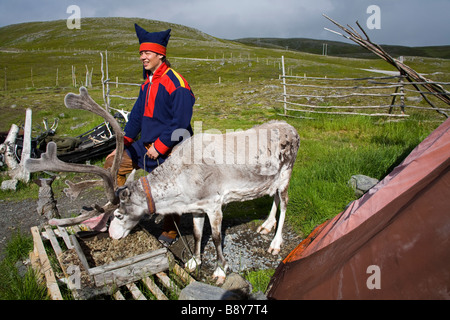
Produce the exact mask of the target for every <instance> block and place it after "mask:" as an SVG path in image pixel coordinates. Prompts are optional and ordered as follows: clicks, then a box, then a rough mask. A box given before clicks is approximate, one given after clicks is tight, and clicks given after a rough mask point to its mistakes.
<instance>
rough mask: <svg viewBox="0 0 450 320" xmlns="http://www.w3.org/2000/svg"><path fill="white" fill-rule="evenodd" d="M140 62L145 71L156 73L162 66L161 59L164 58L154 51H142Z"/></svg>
mask: <svg viewBox="0 0 450 320" xmlns="http://www.w3.org/2000/svg"><path fill="white" fill-rule="evenodd" d="M139 54H140V58H139V59H140V60H141V61H142V64H143V65H144V69H145V70H149V71H151V72H155V71H156V69H158V67H159V66H160V65H161V63H162V61H161V59H162V58H163V57H164V56H163V55H162V54H158V53H155V52H153V51H141V52H140V53H139Z"/></svg>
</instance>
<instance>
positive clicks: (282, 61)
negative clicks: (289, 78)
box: [281, 56, 287, 115]
mask: <svg viewBox="0 0 450 320" xmlns="http://www.w3.org/2000/svg"><path fill="white" fill-rule="evenodd" d="M281 65H282V70H283V101H284V114H285V115H286V114H287V110H286V108H287V104H286V72H285V69H284V56H281Z"/></svg>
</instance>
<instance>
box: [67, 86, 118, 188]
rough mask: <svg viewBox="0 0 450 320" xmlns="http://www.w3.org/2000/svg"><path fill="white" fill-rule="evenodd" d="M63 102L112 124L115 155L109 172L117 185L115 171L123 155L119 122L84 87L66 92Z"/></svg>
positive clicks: (71, 107) (69, 106) (68, 106)
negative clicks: (73, 91) (114, 137)
mask: <svg viewBox="0 0 450 320" xmlns="http://www.w3.org/2000/svg"><path fill="white" fill-rule="evenodd" d="M64 103H65V105H66V107H67V108H69V109H81V110H86V111H89V112H93V113H95V114H96V115H99V116H100V117H102V118H103V119H105V121H106V122H109V124H110V125H111V126H112V128H113V130H114V133H115V135H116V156H115V158H114V162H113V165H112V167H111V174H112V178H113V182H114V186H116V185H117V172H118V170H119V166H120V161H121V160H122V155H123V131H122V128H121V127H120V125H119V123H118V122H117V121H116V119H114V117H113V116H112V115H111V114H110V113H109V112H108V111H106V110H105V109H103V108H102V107H101V106H99V105H98V104H97V102H95V101H94V100H92V98H91V97H90V96H89V94H88V91H87V89H86V88H85V87H81V88H80V94H79V95H78V94H74V93H68V94H67V95H66V97H65V98H64Z"/></svg>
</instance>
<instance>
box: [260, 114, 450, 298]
mask: <svg viewBox="0 0 450 320" xmlns="http://www.w3.org/2000/svg"><path fill="white" fill-rule="evenodd" d="M449 129H450V119H448V120H447V121H445V122H444V123H443V124H442V125H441V126H439V128H437V129H436V130H435V131H433V132H432V133H431V134H430V135H429V136H428V137H427V138H426V139H425V140H424V141H422V142H421V143H420V144H419V145H418V146H417V147H416V148H415V149H414V150H413V151H412V152H411V153H410V154H409V155H408V157H407V158H406V159H405V160H404V161H403V162H402V163H401V164H400V165H399V166H397V167H396V168H395V169H394V170H393V171H392V172H391V173H390V174H389V175H388V176H386V177H385V178H384V179H383V180H382V181H380V182H379V183H378V184H377V185H376V186H375V187H374V188H372V189H371V190H369V192H368V193H366V194H365V195H364V196H362V197H361V198H360V199H358V200H356V201H354V202H353V203H352V204H351V205H350V206H349V207H348V208H347V209H346V210H345V211H343V212H341V213H340V214H339V215H337V216H336V217H334V218H333V219H332V220H330V221H329V222H326V223H324V224H323V225H321V226H319V227H318V228H317V229H316V230H315V231H314V232H313V233H312V234H311V235H310V236H309V237H308V238H307V239H305V240H304V241H303V242H302V243H300V245H299V246H298V247H297V248H296V249H294V250H293V251H292V252H291V253H290V254H289V255H288V257H286V259H285V260H284V261H283V262H282V263H281V264H280V265H279V267H278V268H277V270H276V272H275V274H274V276H273V277H272V280H271V283H270V284H269V288H270V289H269V290H268V292H267V295H268V297H269V298H270V299H450V173H449V164H450V132H449Z"/></svg>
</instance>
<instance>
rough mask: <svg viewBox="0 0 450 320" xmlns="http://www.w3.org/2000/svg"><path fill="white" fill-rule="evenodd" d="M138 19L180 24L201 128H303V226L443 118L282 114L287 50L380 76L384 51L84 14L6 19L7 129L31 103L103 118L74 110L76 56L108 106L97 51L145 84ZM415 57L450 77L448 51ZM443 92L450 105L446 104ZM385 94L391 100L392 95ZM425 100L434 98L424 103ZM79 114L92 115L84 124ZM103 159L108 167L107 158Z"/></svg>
mask: <svg viewBox="0 0 450 320" xmlns="http://www.w3.org/2000/svg"><path fill="white" fill-rule="evenodd" d="M134 22H137V23H138V24H140V25H142V26H143V27H144V28H146V29H148V30H149V31H157V30H163V29H167V28H172V37H171V40H170V42H169V47H168V57H169V60H170V61H171V63H172V66H173V67H174V68H175V69H176V70H177V71H179V72H180V73H181V74H182V75H183V76H184V77H185V78H186V79H187V80H188V81H189V84H190V85H191V87H192V89H193V91H194V93H195V95H196V104H195V107H194V118H193V121H201V124H202V130H203V131H205V130H209V129H218V130H221V131H222V132H225V131H226V129H247V128H250V127H252V126H254V125H256V124H260V123H263V122H265V121H269V120H273V119H283V120H286V121H287V122H289V123H290V124H292V125H293V126H294V127H295V128H296V129H297V131H298V132H299V134H300V138H301V143H300V150H299V153H298V156H297V161H296V164H295V167H294V172H293V176H292V179H291V184H290V188H289V197H290V202H289V205H288V211H287V223H289V224H290V225H291V226H292V227H294V229H295V230H296V231H297V232H298V233H299V234H300V235H303V236H305V235H307V234H309V233H310V232H311V231H312V229H313V228H314V227H315V226H316V225H318V224H320V223H322V222H323V221H325V220H327V219H330V218H332V217H333V216H335V215H336V214H338V213H339V212H340V211H342V210H343V209H344V207H345V206H346V205H347V204H348V203H349V202H350V201H352V200H354V199H355V196H354V195H353V192H352V190H351V189H350V188H349V187H348V186H347V181H348V180H349V179H350V177H351V176H352V175H354V174H365V175H368V176H371V177H374V178H377V179H382V178H383V177H384V176H385V175H386V174H387V173H389V172H390V170H392V168H393V167H395V166H396V165H398V164H399V163H400V162H401V161H402V160H403V159H404V157H405V156H406V155H407V154H408V153H409V152H410V151H411V150H412V149H413V148H414V147H415V146H416V145H417V144H418V143H419V142H420V141H422V140H423V139H424V138H425V137H426V136H427V135H428V134H429V133H430V132H431V131H432V130H434V129H435V128H436V127H437V126H438V125H439V124H440V123H442V122H443V121H444V120H445V118H444V117H443V116H442V115H440V114H438V113H437V112H434V111H423V110H417V109H411V110H409V109H408V110H407V113H408V114H409V115H410V117H409V118H408V119H406V120H403V121H401V122H389V121H387V120H386V119H385V118H381V117H374V118H367V117H359V116H325V115H318V116H314V117H315V119H314V120H306V119H296V118H291V117H289V118H284V117H282V116H280V115H279V114H280V113H282V104H281V103H279V102H277V101H276V100H280V99H281V94H282V86H281V84H280V83H281V81H280V80H279V74H281V71H280V64H281V59H280V58H281V56H282V55H283V56H284V57H285V61H286V67H287V68H288V69H289V74H293V75H301V76H303V75H304V74H307V75H308V76H317V77H324V76H327V77H329V78H330V77H338V78H345V77H366V76H374V74H373V73H370V72H367V71H362V70H361V69H370V68H373V69H384V70H393V69H392V67H391V66H389V65H388V64H387V63H386V62H384V61H382V60H380V59H361V58H346V57H337V56H321V55H317V54H311V53H305V52H298V51H291V50H289V51H286V50H285V49H284V48H283V47H284V46H283V44H277V45H279V46H281V47H274V46H272V47H258V46H255V45H254V44H255V43H254V42H246V43H247V44H243V43H239V42H234V41H226V40H221V39H217V38H214V37H211V36H209V35H206V34H204V33H202V32H200V31H198V30H195V29H191V28H187V27H184V26H180V25H173V24H169V23H164V22H157V21H150V20H143V19H126V18H86V19H82V23H81V30H68V29H67V28H66V27H65V20H60V21H53V22H42V23H38V22H36V23H26V24H20V25H14V26H8V27H3V28H0V112H1V114H2V117H1V118H0V131H8V130H9V128H10V126H11V124H12V123H16V124H21V123H23V121H24V117H25V108H28V107H30V108H32V110H33V124H35V125H37V124H39V123H40V122H41V121H42V119H43V118H48V119H49V120H50V121H51V120H52V119H53V118H55V117H58V118H60V124H59V127H58V130H57V133H58V135H60V136H63V135H68V136H76V135H78V134H80V133H82V132H84V131H87V130H88V129H90V128H92V127H93V126H94V125H97V124H98V123H99V122H101V121H102V119H100V118H98V117H97V116H93V115H91V114H89V113H86V112H82V111H78V110H69V109H67V108H65V106H64V103H63V100H64V96H65V95H66V94H67V93H68V92H77V91H78V88H75V87H73V86H72V74H71V70H72V66H74V67H75V69H76V78H77V86H79V85H81V84H82V82H83V81H84V78H85V73H86V66H87V68H88V69H89V70H91V68H93V77H92V84H93V87H92V88H89V93H90V95H91V96H92V97H93V99H94V100H96V101H97V102H98V103H100V104H103V97H102V87H101V72H100V54H99V52H105V50H108V61H109V77H110V79H111V80H112V81H115V79H116V77H118V79H119V82H127V83H140V82H142V73H141V70H142V69H141V68H142V67H141V65H140V62H139V60H138V54H137V52H136V51H137V39H136V37H135V34H134ZM248 44H250V45H248ZM289 47H290V48H294V46H293V45H289ZM421 50H422V49H421ZM430 50H431V51H432V52H433V53H430V51H428V54H422V55H428V56H431V57H436V56H437V53H436V52H438V51H441V52H440V53H439V56H441V57H448V47H440V48H431V49H430ZM329 52H330V49H329ZM409 52H418V51H409ZM343 53H344V52H343ZM405 63H406V64H407V65H409V66H410V67H412V68H414V69H415V70H416V71H417V72H420V73H426V74H427V77H428V78H430V79H432V80H435V81H446V82H448V81H449V79H450V77H449V73H448V70H450V60H446V59H440V58H430V57H423V56H422V57H411V56H406V57H405ZM57 73H58V82H56V74H57ZM375 76H376V75H375ZM219 82H220V83H219ZM111 93H112V94H118V95H121V96H127V97H134V96H136V95H137V93H138V90H137V87H126V86H119V87H118V88H116V87H115V85H114V84H112V85H111ZM432 98H433V97H432ZM369 102H370V101H369ZM433 102H435V103H436V104H437V105H439V106H442V102H439V101H437V100H433ZM385 103H386V104H389V103H390V98H387V100H386V101H385ZM111 104H112V106H113V107H115V108H124V109H126V110H131V108H132V105H133V101H132V100H119V99H113V100H112V101H111ZM419 106H428V105H427V104H426V102H424V101H422V102H420V103H419ZM290 115H294V114H290ZM78 124H82V125H81V126H77V128H75V126H76V125H78ZM36 132H37V131H36ZM97 164H98V165H101V164H102V159H100V160H99V161H98V162H97ZM68 177H73V176H70V175H68ZM1 179H6V178H4V177H2V178H0V180H1ZM61 181H64V179H61ZM32 185H33V184H30V186H31V188H28V187H27V186H21V187H20V188H19V190H18V192H15V193H14V194H13V193H11V192H0V199H6V200H12V199H13V198H14V199H24V198H28V197H31V196H34V197H36V196H37V187H36V186H32ZM53 186H54V187H55V188H56V191H55V193H56V194H59V193H58V192H60V191H61V190H62V188H63V183H62V182H55V184H54V185H53ZM270 205H271V201H268V200H267V199H262V200H260V201H255V202H249V203H245V204H235V205H234V204H233V205H230V206H228V207H227V208H226V210H225V213H226V214H225V219H226V218H227V215H229V216H230V217H232V218H236V217H239V215H241V216H244V215H246V214H247V211H251V212H254V213H256V215H255V219H262V218H263V217H265V216H266V215H267V214H268V212H269V210H270ZM247 209H249V210H247ZM263 274H264V275H261V274H259V273H256V275H253V274H252V273H249V274H248V275H247V278H249V279H256V280H251V281H252V282H255V283H259V282H261V283H262V284H257V285H256V284H255V283H254V284H253V286H254V287H256V288H263V287H264V286H267V283H266V282H267V281H266V280H267V279H268V278H270V272H268V273H265V272H263ZM264 278H266V280H264ZM261 279H262V280H261ZM261 290H262V289H261Z"/></svg>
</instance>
